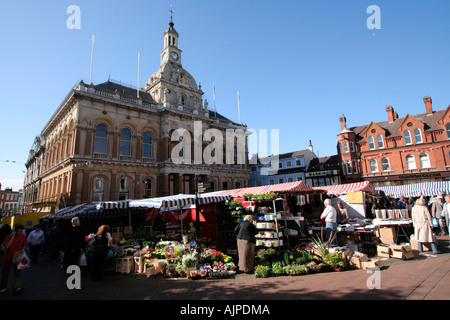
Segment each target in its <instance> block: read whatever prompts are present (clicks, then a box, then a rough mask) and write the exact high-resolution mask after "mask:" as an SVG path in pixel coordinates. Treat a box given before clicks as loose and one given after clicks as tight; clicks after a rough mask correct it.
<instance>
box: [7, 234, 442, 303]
mask: <svg viewBox="0 0 450 320" xmlns="http://www.w3.org/2000/svg"><path fill="white" fill-rule="evenodd" d="M439 246H440V249H442V250H443V253H441V254H439V255H433V254H428V253H425V254H424V253H422V254H420V255H418V256H417V257H416V258H415V259H412V260H407V261H406V260H398V259H388V260H386V261H385V264H386V267H385V268H383V269H382V270H381V271H380V272H379V273H377V274H375V273H373V272H368V271H367V270H347V271H343V272H329V273H318V274H311V275H306V276H297V277H291V276H283V277H277V278H266V279H261V278H256V277H255V276H254V275H246V274H244V275H236V276H233V277H231V278H229V279H221V280H189V279H180V278H179V279H168V278H165V277H163V276H162V275H158V276H153V277H150V278H146V277H145V276H144V275H141V274H118V273H108V274H106V276H105V280H104V281H103V282H91V281H90V280H89V277H88V276H87V275H83V276H82V281H81V289H79V290H77V289H73V290H69V289H68V288H67V285H66V280H67V277H68V275H67V274H65V273H64V272H63V271H62V270H61V269H60V268H59V264H58V262H57V261H49V260H48V258H47V256H46V255H41V256H40V262H39V264H37V265H33V266H32V267H31V268H30V269H27V270H24V271H23V272H22V285H23V288H24V290H23V292H22V293H20V294H17V295H14V294H12V293H11V288H10V287H9V288H8V291H7V292H6V293H3V294H0V300H18V301H23V300H153V301H155V300H158V301H162V300H171V301H175V300H177V301H183V303H186V301H197V302H198V301H204V302H207V301H211V300H222V301H225V300H227V301H228V300H233V301H235V302H236V301H243V300H245V301H247V302H248V301H253V303H256V302H257V301H265V300H270V301H277V300H278V301H292V300H324V299H326V300H329V299H333V300H334V299H338V300H450V273H449V271H450V247H449V241H448V236H447V237H446V238H441V239H440V244H439ZM377 276H379V278H377ZM368 283H369V285H371V284H372V286H373V285H379V288H374V289H370V288H368ZM10 286H11V281H10Z"/></svg>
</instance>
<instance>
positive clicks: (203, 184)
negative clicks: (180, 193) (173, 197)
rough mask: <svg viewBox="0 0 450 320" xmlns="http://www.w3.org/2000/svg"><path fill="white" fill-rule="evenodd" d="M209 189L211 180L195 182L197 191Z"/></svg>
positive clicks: (207, 190)
mask: <svg viewBox="0 0 450 320" xmlns="http://www.w3.org/2000/svg"><path fill="white" fill-rule="evenodd" d="M210 189H211V182H200V183H198V184H197V190H198V193H203V192H209V190H210Z"/></svg>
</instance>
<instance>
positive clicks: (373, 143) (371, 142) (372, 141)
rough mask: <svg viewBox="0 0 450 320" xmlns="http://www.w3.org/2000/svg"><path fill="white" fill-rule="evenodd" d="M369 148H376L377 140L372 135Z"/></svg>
mask: <svg viewBox="0 0 450 320" xmlns="http://www.w3.org/2000/svg"><path fill="white" fill-rule="evenodd" d="M369 149H370V150H373V149H375V142H374V140H373V137H372V136H370V137H369Z"/></svg>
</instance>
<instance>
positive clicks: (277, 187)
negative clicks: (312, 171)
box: [219, 181, 314, 197]
mask: <svg viewBox="0 0 450 320" xmlns="http://www.w3.org/2000/svg"><path fill="white" fill-rule="evenodd" d="M307 191H314V189H312V188H311V187H310V186H308V185H307V184H306V183H304V182H303V181H294V182H285V183H278V184H270V185H267V186H259V187H248V188H242V189H232V190H224V191H220V192H219V194H228V195H231V196H233V197H240V196H243V195H244V194H260V193H267V192H273V193H276V192H307Z"/></svg>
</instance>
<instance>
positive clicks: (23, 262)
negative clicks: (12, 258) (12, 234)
mask: <svg viewBox="0 0 450 320" xmlns="http://www.w3.org/2000/svg"><path fill="white" fill-rule="evenodd" d="M29 267H30V259H28V256H27V254H26V253H25V251H24V252H22V257H21V259H20V262H19V263H18V264H17V270H23V269H28V268H29Z"/></svg>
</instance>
